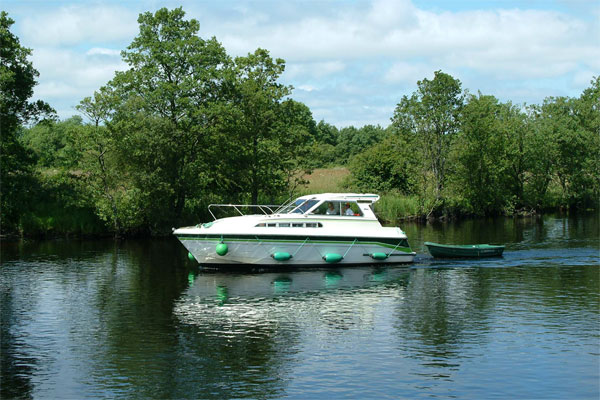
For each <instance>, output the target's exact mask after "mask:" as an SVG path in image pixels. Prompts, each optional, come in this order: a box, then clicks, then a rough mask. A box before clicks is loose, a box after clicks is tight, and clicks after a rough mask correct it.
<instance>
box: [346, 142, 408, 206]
mask: <svg viewBox="0 0 600 400" xmlns="http://www.w3.org/2000/svg"><path fill="white" fill-rule="evenodd" d="M350 171H351V172H352V177H351V180H350V184H351V185H354V186H356V187H357V188H358V189H359V190H361V191H365V192H370V191H381V192H389V191H392V190H395V191H398V192H399V193H402V194H404V195H410V194H412V193H413V189H414V184H415V182H414V172H413V170H412V163H411V154H410V150H409V149H408V147H407V146H406V144H405V143H403V142H402V139H401V138H400V137H398V136H389V137H387V138H386V139H385V140H383V141H382V142H381V143H377V144H375V145H374V146H372V147H370V148H368V149H366V150H365V151H363V152H362V153H360V154H358V155H356V156H355V157H354V158H353V159H352V161H351V162H350Z"/></svg>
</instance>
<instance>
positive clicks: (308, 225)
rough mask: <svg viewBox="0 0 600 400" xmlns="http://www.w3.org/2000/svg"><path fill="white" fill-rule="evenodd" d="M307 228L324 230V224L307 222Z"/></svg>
mask: <svg viewBox="0 0 600 400" xmlns="http://www.w3.org/2000/svg"><path fill="white" fill-rule="evenodd" d="M306 227H307V228H322V227H323V224H322V223H320V222H307V223H306Z"/></svg>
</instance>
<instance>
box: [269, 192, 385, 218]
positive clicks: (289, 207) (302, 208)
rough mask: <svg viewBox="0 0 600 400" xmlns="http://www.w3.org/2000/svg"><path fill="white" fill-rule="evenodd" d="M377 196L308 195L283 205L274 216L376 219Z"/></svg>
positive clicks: (348, 194) (350, 194) (351, 194)
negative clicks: (374, 205)
mask: <svg viewBox="0 0 600 400" xmlns="http://www.w3.org/2000/svg"><path fill="white" fill-rule="evenodd" d="M377 200H379V196H378V195H376V194H354V193H322V194H318V195H308V196H302V197H298V198H297V199H295V200H293V201H291V202H289V203H287V204H285V205H283V206H282V207H280V208H279V209H277V210H276V211H275V212H274V214H304V215H323V216H339V217H362V218H368V219H376V217H375V213H374V212H373V208H372V205H373V203H375V202H376V201H377Z"/></svg>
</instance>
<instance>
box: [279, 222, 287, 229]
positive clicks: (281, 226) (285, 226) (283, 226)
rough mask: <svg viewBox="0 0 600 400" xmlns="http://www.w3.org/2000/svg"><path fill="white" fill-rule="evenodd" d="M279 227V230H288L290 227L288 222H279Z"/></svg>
mask: <svg viewBox="0 0 600 400" xmlns="http://www.w3.org/2000/svg"><path fill="white" fill-rule="evenodd" d="M279 227H280V228H289V227H290V223H289V222H280V223H279Z"/></svg>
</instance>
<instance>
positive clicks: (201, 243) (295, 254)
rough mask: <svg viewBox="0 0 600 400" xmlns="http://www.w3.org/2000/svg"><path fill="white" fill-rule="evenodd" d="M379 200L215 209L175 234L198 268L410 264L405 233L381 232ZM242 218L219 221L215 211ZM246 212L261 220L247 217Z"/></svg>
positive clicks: (314, 198) (340, 196) (352, 197)
mask: <svg viewBox="0 0 600 400" xmlns="http://www.w3.org/2000/svg"><path fill="white" fill-rule="evenodd" d="M377 200H379V196H378V195H375V194H355V193H323V194H315V195H306V196H302V197H299V198H297V199H296V200H294V201H292V202H290V203H288V204H285V205H283V206H281V207H279V208H274V207H269V206H242V205H232V204H212V205H210V206H209V212H210V213H211V215H212V216H213V218H215V220H214V221H212V222H208V223H205V224H199V225H196V226H192V227H185V228H179V229H176V230H174V231H173V234H174V235H175V236H177V238H178V239H179V240H180V241H181V243H183V245H184V246H185V247H186V248H187V250H188V251H189V256H190V258H194V259H196V260H197V261H198V262H199V263H200V264H211V265H212V264H216V265H219V264H229V265H231V264H251V265H270V266H274V265H303V266H308V265H310V266H314V265H323V264H334V263H339V264H378V263H409V262H412V261H413V259H414V257H415V253H414V252H413V251H412V250H411V249H410V247H409V245H408V240H407V237H406V235H405V233H404V232H403V231H402V230H401V229H400V228H397V227H383V226H381V224H380V223H379V221H378V220H377V217H376V216H375V213H374V212H373V204H374V203H375V202H376V201H377ZM217 207H230V208H232V209H233V210H235V211H237V212H238V213H239V214H240V215H239V216H235V217H228V218H220V219H217V218H216V217H215V216H214V214H213V212H212V210H213V209H214V208H217ZM244 207H246V208H247V207H252V208H254V209H258V210H259V212H260V214H252V215H249V214H248V215H244V213H243V212H242V210H243V209H245V208H244Z"/></svg>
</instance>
